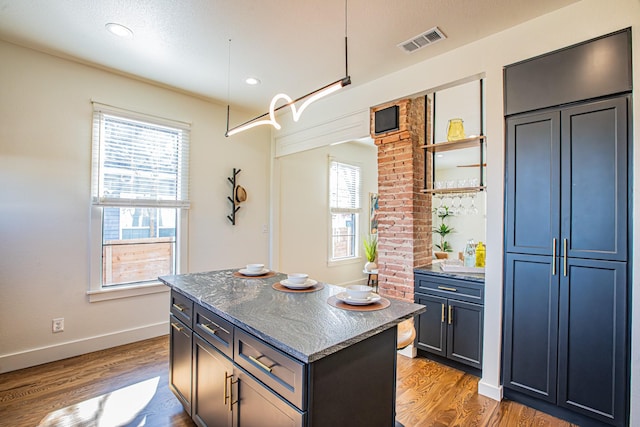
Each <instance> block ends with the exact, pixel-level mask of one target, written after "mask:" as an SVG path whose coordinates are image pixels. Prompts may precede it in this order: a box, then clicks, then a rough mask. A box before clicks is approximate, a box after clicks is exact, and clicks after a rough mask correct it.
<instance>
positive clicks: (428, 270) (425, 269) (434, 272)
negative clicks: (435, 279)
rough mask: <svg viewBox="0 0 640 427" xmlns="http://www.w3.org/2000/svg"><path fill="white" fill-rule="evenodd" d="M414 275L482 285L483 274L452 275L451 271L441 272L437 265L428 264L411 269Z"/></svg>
mask: <svg viewBox="0 0 640 427" xmlns="http://www.w3.org/2000/svg"><path fill="white" fill-rule="evenodd" d="M413 272H414V273H423V274H428V275H430V276H440V277H447V278H449V279H458V280H467V281H469V282H476V283H481V284H484V274H478V273H457V272H456V273H454V272H451V271H442V269H441V268H440V265H439V264H429V265H425V266H422V267H416V268H414V269H413Z"/></svg>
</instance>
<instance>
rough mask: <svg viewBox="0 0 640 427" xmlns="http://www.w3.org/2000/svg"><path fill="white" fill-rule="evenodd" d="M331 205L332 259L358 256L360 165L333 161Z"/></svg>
mask: <svg viewBox="0 0 640 427" xmlns="http://www.w3.org/2000/svg"><path fill="white" fill-rule="evenodd" d="M329 208H330V214H331V242H330V247H331V253H330V261H339V260H345V259H349V258H355V257H357V256H358V251H357V247H358V246H357V244H356V242H357V236H358V223H359V222H358V219H359V216H360V168H359V167H358V166H353V165H348V164H345V163H339V162H336V161H331V162H330V166H329Z"/></svg>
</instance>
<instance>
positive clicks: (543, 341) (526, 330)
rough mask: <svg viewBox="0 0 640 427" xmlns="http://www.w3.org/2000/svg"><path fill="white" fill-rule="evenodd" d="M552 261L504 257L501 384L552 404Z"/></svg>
mask: <svg viewBox="0 0 640 427" xmlns="http://www.w3.org/2000/svg"><path fill="white" fill-rule="evenodd" d="M553 262H554V258H553V257H550V256H540V255H524V254H507V255H506V257H505V289H504V291H505V292H504V347H503V351H504V368H503V383H504V386H505V387H507V388H511V389H513V390H517V391H519V392H522V393H524V394H527V395H529V396H534V397H537V398H539V399H542V400H546V401H548V402H552V403H555V402H556V381H557V377H556V373H557V352H558V344H557V343H558V298H559V289H558V288H559V276H558V270H556V274H555V275H554V274H553Z"/></svg>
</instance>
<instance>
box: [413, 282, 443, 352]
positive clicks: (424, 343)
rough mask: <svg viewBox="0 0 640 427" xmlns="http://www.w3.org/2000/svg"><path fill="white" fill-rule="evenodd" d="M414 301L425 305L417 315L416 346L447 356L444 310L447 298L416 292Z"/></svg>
mask: <svg viewBox="0 0 640 427" xmlns="http://www.w3.org/2000/svg"><path fill="white" fill-rule="evenodd" d="M415 299H416V303H417V304H422V305H424V306H426V307H427V311H425V312H424V313H422V314H421V315H420V316H418V322H417V326H418V330H417V331H416V332H417V333H416V335H417V337H418V340H417V344H416V346H417V347H418V348H419V349H421V350H425V351H429V352H431V353H434V354H438V355H440V356H443V357H446V356H447V341H446V339H447V334H446V331H447V329H446V323H445V321H446V316H447V314H446V310H447V299H446V298H440V297H436V296H432V295H424V294H416V298H415Z"/></svg>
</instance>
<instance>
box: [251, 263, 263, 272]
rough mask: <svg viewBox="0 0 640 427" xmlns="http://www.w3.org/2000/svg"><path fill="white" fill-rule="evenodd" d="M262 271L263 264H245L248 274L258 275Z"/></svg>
mask: <svg viewBox="0 0 640 427" xmlns="http://www.w3.org/2000/svg"><path fill="white" fill-rule="evenodd" d="M263 269H264V264H247V271H248V272H250V273H259V272H261V271H262V270H263Z"/></svg>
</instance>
